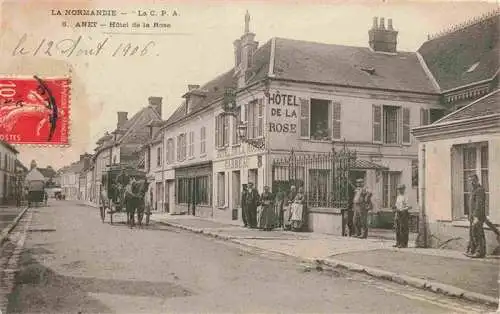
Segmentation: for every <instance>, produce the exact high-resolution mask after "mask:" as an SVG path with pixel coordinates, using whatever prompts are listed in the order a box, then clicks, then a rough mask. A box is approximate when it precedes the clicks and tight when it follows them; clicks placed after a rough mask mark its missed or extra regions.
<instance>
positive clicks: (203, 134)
mask: <svg viewBox="0 0 500 314" xmlns="http://www.w3.org/2000/svg"><path fill="white" fill-rule="evenodd" d="M206 153H207V129H206V127H204V126H202V127H201V128H200V155H204V154H206Z"/></svg>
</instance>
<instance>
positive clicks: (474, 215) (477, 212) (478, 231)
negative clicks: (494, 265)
mask: <svg viewBox="0 0 500 314" xmlns="http://www.w3.org/2000/svg"><path fill="white" fill-rule="evenodd" d="M485 200H486V195H485V192H484V188H483V187H482V186H480V185H478V186H477V187H476V188H475V189H474V190H473V191H472V193H471V195H470V207H469V209H470V216H469V220H470V244H469V252H470V254H476V255H477V256H479V257H484V256H485V255H486V239H485V235H484V229H483V224H484V222H485V221H486V208H485Z"/></svg>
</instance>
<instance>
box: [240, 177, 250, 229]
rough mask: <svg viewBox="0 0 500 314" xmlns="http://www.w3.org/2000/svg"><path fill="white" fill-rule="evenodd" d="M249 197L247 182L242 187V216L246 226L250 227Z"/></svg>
mask: <svg viewBox="0 0 500 314" xmlns="http://www.w3.org/2000/svg"><path fill="white" fill-rule="evenodd" d="M247 197H248V190H247V184H243V187H242V189H241V216H242V218H243V224H244V225H245V227H248V225H249V219H248V204H247Z"/></svg>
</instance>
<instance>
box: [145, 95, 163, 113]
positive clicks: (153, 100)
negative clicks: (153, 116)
mask: <svg viewBox="0 0 500 314" xmlns="http://www.w3.org/2000/svg"><path fill="white" fill-rule="evenodd" d="M162 100H163V98H162V97H153V96H151V97H149V98H148V101H149V105H150V106H151V107H153V108H154V109H155V110H156V112H158V114H159V115H160V117H161V103H162Z"/></svg>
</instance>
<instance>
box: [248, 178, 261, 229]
mask: <svg viewBox="0 0 500 314" xmlns="http://www.w3.org/2000/svg"><path fill="white" fill-rule="evenodd" d="M259 198H260V196H259V192H258V191H257V189H256V188H254V187H253V183H252V182H249V183H248V194H247V197H246V199H247V211H248V224H249V225H250V228H257V206H259Z"/></svg>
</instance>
